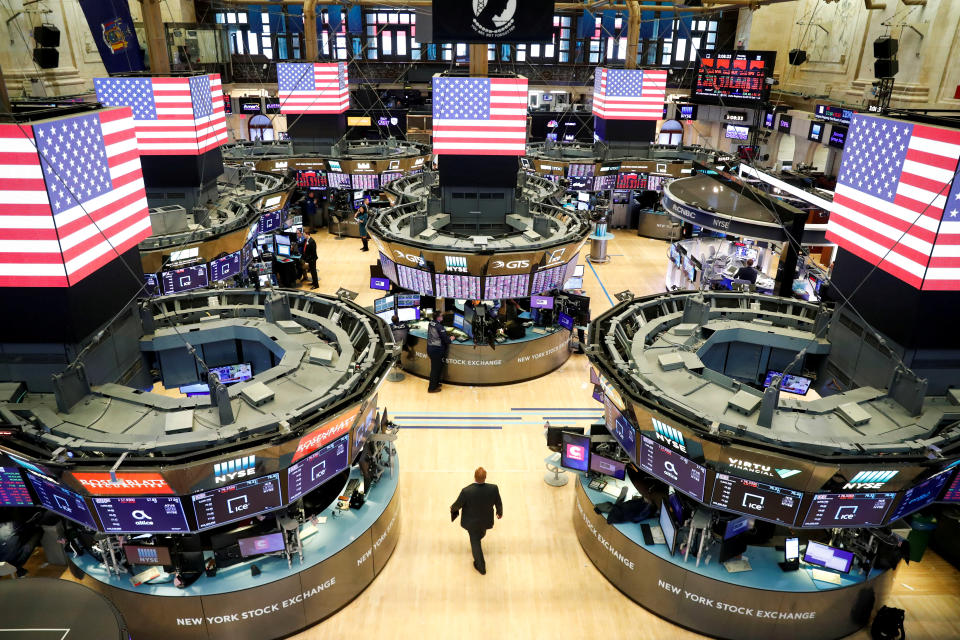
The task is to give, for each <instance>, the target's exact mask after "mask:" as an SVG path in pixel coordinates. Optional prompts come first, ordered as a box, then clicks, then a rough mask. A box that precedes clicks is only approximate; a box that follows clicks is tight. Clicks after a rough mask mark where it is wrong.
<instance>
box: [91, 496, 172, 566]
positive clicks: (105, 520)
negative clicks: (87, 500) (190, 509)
mask: <svg viewBox="0 0 960 640" xmlns="http://www.w3.org/2000/svg"><path fill="white" fill-rule="evenodd" d="M93 508H94V509H96V511H97V517H98V518H100V524H101V525H103V530H104V531H105V532H107V533H188V532H189V531H190V527H189V526H188V525H187V516H186V514H185V513H184V511H183V505H182V504H181V503H180V498H176V497H171V496H163V497H157V498H93ZM138 564H143V563H138ZM163 564H169V563H163Z"/></svg>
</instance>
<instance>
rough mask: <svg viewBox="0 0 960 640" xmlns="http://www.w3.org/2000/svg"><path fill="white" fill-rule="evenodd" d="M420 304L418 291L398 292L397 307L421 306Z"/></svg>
mask: <svg viewBox="0 0 960 640" xmlns="http://www.w3.org/2000/svg"><path fill="white" fill-rule="evenodd" d="M419 306H420V294H418V293H398V294H397V307H398V308H401V309H402V308H404V307H419Z"/></svg>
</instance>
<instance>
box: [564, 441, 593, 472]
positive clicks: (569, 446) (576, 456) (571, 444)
mask: <svg viewBox="0 0 960 640" xmlns="http://www.w3.org/2000/svg"><path fill="white" fill-rule="evenodd" d="M560 466H562V467H566V468H567V469H576V470H577V471H588V470H589V469H590V436H588V435H583V434H579V433H569V432H566V431H565V432H564V433H563V446H562V447H561V449H560Z"/></svg>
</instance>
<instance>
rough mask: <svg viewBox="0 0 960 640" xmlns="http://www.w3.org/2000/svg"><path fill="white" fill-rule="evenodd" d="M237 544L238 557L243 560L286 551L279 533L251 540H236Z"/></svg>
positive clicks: (255, 537)
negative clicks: (238, 546) (238, 549)
mask: <svg viewBox="0 0 960 640" xmlns="http://www.w3.org/2000/svg"><path fill="white" fill-rule="evenodd" d="M237 544H239V545H240V555H241V556H243V557H244V558H249V557H251V556H262V555H263V554H265V553H279V552H280V551H283V550H284V549H286V545H285V544H284V541H283V533H281V532H277V533H268V534H267V535H265V536H253V537H252V538H238V539H237Z"/></svg>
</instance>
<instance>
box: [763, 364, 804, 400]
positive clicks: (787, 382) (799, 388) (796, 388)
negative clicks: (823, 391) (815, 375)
mask: <svg viewBox="0 0 960 640" xmlns="http://www.w3.org/2000/svg"><path fill="white" fill-rule="evenodd" d="M774 376H782V379H781V380H780V390H781V391H786V392H787V393H795V394H797V395H798V396H805V395H807V391H809V390H810V384H811V383H812V382H813V380H811V379H810V378H804V377H803V376H794V375H790V374H787V375H783V373H782V372H780V371H774V370H773V369H771V370H769V371H767V377H766V378H764V380H763V388H764V389H766V388H767V387H769V386H770V385H771V384H773V378H774Z"/></svg>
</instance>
